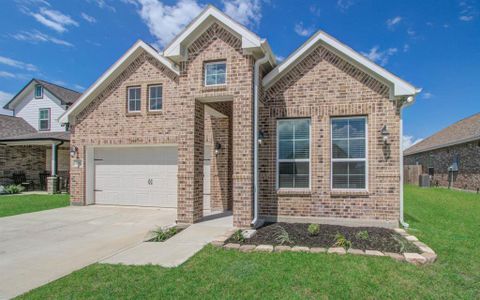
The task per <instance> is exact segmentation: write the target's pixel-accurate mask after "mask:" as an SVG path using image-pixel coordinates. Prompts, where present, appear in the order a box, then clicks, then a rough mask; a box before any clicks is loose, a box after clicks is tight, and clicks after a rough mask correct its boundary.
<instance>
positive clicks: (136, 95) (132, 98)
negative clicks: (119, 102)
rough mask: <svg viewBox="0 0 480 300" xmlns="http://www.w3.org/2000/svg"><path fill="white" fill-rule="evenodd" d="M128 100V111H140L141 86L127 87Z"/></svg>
mask: <svg viewBox="0 0 480 300" xmlns="http://www.w3.org/2000/svg"><path fill="white" fill-rule="evenodd" d="M127 102H128V103H127V104H128V112H140V110H141V104H142V101H141V98H140V87H139V86H135V87H129V88H127Z"/></svg>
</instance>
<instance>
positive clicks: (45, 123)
mask: <svg viewBox="0 0 480 300" xmlns="http://www.w3.org/2000/svg"><path fill="white" fill-rule="evenodd" d="M38 114H39V115H38V130H43V131H45V130H46V131H48V130H50V108H40V110H39V111H38Z"/></svg>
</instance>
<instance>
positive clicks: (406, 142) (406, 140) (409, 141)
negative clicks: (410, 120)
mask: <svg viewBox="0 0 480 300" xmlns="http://www.w3.org/2000/svg"><path fill="white" fill-rule="evenodd" d="M421 141H423V138H418V139H415V138H414V137H413V136H411V135H404V136H403V137H402V146H403V149H402V150H405V149H408V148H410V147H412V146H413V145H415V144H417V143H419V142H421Z"/></svg>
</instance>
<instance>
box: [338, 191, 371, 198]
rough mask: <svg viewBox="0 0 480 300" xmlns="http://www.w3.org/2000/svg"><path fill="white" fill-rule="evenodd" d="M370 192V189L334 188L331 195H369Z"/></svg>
mask: <svg viewBox="0 0 480 300" xmlns="http://www.w3.org/2000/svg"><path fill="white" fill-rule="evenodd" d="M369 195H370V193H369V192H368V191H366V190H365V191H358V190H357V191H355V190H353V191H349V190H332V191H330V196H332V197H368V196H369Z"/></svg>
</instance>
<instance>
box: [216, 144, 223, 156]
mask: <svg viewBox="0 0 480 300" xmlns="http://www.w3.org/2000/svg"><path fill="white" fill-rule="evenodd" d="M220 149H222V144H220V143H219V142H217V143H215V155H218V153H220Z"/></svg>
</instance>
